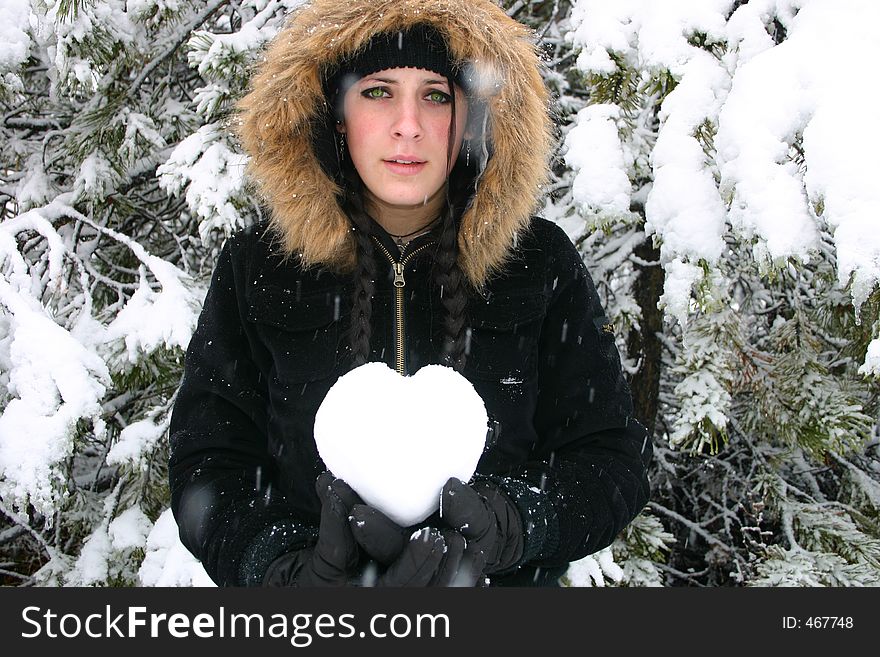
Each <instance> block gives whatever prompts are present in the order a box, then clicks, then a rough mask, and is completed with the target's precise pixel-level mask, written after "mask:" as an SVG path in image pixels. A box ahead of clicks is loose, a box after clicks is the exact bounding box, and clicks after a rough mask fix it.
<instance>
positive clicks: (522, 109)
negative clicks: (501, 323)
mask: <svg viewBox="0 0 880 657" xmlns="http://www.w3.org/2000/svg"><path fill="white" fill-rule="evenodd" d="M417 23H431V24H433V25H434V26H435V27H436V28H437V29H439V30H441V31H442V32H443V33H444V34H445V35H446V37H447V41H448V44H449V50H450V53H451V55H452V56H453V57H454V58H455V59H456V60H459V61H466V62H468V64H469V65H470V66H473V67H474V69H475V73H476V76H477V80H478V90H477V92H476V93H477V94H479V95H481V96H483V97H484V98H485V99H486V102H487V107H488V110H489V111H488V114H489V119H488V129H487V132H488V134H489V135H491V139H492V145H493V149H494V150H493V155H492V157H491V158H490V159H489V162H488V164H487V166H486V169H485V170H484V172H483V174H482V176H481V177H480V179H479V182H478V185H477V190H476V193H475V195H474V198H473V200H472V203H471V205H470V207H469V208H468V209H467V211H466V212H465V214H464V216H463V218H462V225H461V228H460V231H459V237H458V239H459V248H460V253H459V258H460V261H459V262H460V266H461V268H462V270H463V271H464V273H465V275H466V276H467V278H468V280H469V281H470V282H471V284H472V285H474V286H475V287H481V286H482V285H483V284H484V283H485V282H486V280H487V279H488V278H489V276H490V275H491V274H492V273H493V272H495V271H497V270H498V269H499V268H500V267H501V266H502V265H503V263H504V261H505V259H506V257H507V255H508V253H509V252H510V250H511V249H512V247H513V245H514V241H515V239H516V235H517V234H518V233H519V232H520V231H521V230H523V229H524V228H525V227H526V226H527V225H528V223H529V220H530V217H531V215H532V213H533V212H534V210H535V208H536V206H537V203H538V199H539V197H540V193H541V190H540V187H541V185H542V184H543V183H544V182H545V180H546V175H547V163H548V160H549V155H550V151H551V148H552V125H551V121H550V116H549V103H548V94H547V90H546V89H545V87H544V83H543V80H542V78H541V74H540V66H541V64H540V59H539V57H538V54H537V50H536V48H535V45H534V42H533V39H532V33H531V31H530V30H529V29H528V28H526V27H525V26H524V25H522V24H521V23H519V22H517V21H515V20H513V19H512V18H510V17H509V16H507V15H506V14H505V13H504V12H503V11H502V10H501V9H500V8H499V7H498V6H496V5H495V4H494V3H493V2H491V0H313V1H312V2H310V3H308V4H306V5H304V6H302V7H300V8H299V9H297V10H295V11H294V13H293V14H292V16H291V18H290V20H289V21H288V23H287V26H286V27H285V28H284V29H283V30H282V31H281V32H280V33H279V34H278V35H277V36H276V37H275V39H274V40H273V41H272V43H271V44H270V46H269V48H268V50H267V52H266V54H265V59H264V60H263V62H262V64H260V65H259V67H258V69H257V71H256V74H255V76H254V78H253V82H252V89H251V91H250V92H249V93H248V94H247V95H246V96H245V97H244V98H243V99H242V100H241V101H240V103H239V105H238V110H239V117H238V120H237V121H236V123H237V128H238V133H239V136H240V138H241V141H242V145H243V146H244V149H245V151H246V152H247V153H248V155H250V162H249V165H248V171H249V174H250V176H251V177H252V178H253V179H254V180H255V181H256V182H257V185H258V187H259V190H260V192H261V193H262V195H263V196H264V197H265V200H266V201H267V203H268V205H269V207H270V208H271V212H272V218H271V223H272V225H273V227H274V228H275V229H276V232H277V233H278V234H279V235H280V237H281V238H282V243H283V246H284V250H285V251H286V252H287V253H288V254H298V255H299V258H300V260H301V262H302V263H303V264H304V265H306V266H309V265H318V264H321V265H325V266H330V267H333V268H340V269H351V268H353V265H354V258H355V255H354V254H355V241H354V237H353V236H352V234H351V224H350V222H349V220H348V219H347V218H346V217H345V215H344V214H343V212H342V210H341V209H340V207H339V205H338V203H337V202H336V193H337V191H338V189H337V187H336V185H335V183H333V182H332V181H331V180H330V179H329V178H328V177H327V175H326V174H325V173H324V171H323V169H322V168H321V166H320V164H319V162H318V159H317V157H316V155H315V153H314V152H313V150H312V119H313V117H315V116H316V115H317V113H318V112H319V111H323V109H324V103H325V100H324V95H323V91H322V88H321V71H322V69H323V68H324V67H326V66H329V65H331V64H334V63H335V62H338V61H340V60H342V59H344V58H346V57H348V56H349V55H351V54H352V53H354V52H356V51H357V50H358V49H359V48H361V47H362V46H364V45H365V44H366V43H367V42H368V41H369V39H370V37H371V36H372V35H374V34H377V33H380V32H386V31H391V30H400V29H405V28H407V27H409V26H411V25H414V24H417Z"/></svg>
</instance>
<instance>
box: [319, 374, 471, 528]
mask: <svg viewBox="0 0 880 657" xmlns="http://www.w3.org/2000/svg"><path fill="white" fill-rule="evenodd" d="M440 400H442V403H441V402H440ZM450 409H454V411H451V410H450ZM487 427H488V417H487V415H486V408H485V406H484V404H483V400H482V399H481V398H480V396H479V394H477V392H476V390H474V388H473V385H472V384H471V383H470V382H469V381H468V380H467V379H465V378H464V377H463V376H461V375H460V374H458V373H457V372H455V370H453V369H451V368H448V367H444V366H442V365H428V366H426V367H423V368H421V369H420V370H419V371H418V372H417V373H416V374H415V375H413V376H410V377H402V376H400V375H399V374H397V373H396V372H395V371H394V370H392V369H390V368H389V367H388V366H387V365H385V364H384V363H367V364H366V365H362V366H360V367H357V368H355V369H354V370H352V371H351V372H348V373H347V374H345V375H344V376H342V377H340V378H339V380H338V381H337V382H336V383H335V384H334V385H333V387H332V388H330V390H329V392H328V393H327V396H326V397H325V398H324V401H323V402H322V404H321V407H320V408H319V409H318V413H317V415H316V417H315V442H316V443H317V445H318V453H319V454H320V456H321V458H322V459H323V460H324V463H325V464H326V465H327V467H328V468H329V470H330V471H331V472H332V473H333V474H334V475H335V476H337V477H339V478H341V479H343V480H344V481H345V482H346V483H348V485H349V486H351V487H352V488H353V489H354V490H355V491H356V492H357V493H358V494H359V495H360V496H361V498H362V499H363V500H364V501H365V502H366V503H367V504H370V505H371V506H374V507H376V508H377V509H379V510H380V511H382V512H384V513H385V514H386V515H388V516H389V517H390V518H391V519H392V520H394V521H395V522H396V523H398V524H399V525H401V526H403V527H407V526H410V525H414V524H416V523H418V522H421V521H422V520H424V519H425V518H427V517H428V516H429V515H431V514H432V513H433V512H434V511H436V510H437V509H438V508H439V504H440V491H441V489H442V488H443V484H445V483H446V481H447V480H448V479H449V478H450V477H457V478H458V479H460V480H462V481H465V482H467V481H468V480H470V478H471V476H472V475H473V474H474V472H475V471H476V467H477V462H478V461H479V460H480V456H481V455H482V453H483V448H484V447H485V442H486V431H487Z"/></svg>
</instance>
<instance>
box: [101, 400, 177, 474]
mask: <svg viewBox="0 0 880 657" xmlns="http://www.w3.org/2000/svg"><path fill="white" fill-rule="evenodd" d="M157 411H158V412H162V411H164V409H161V408H160V409H157ZM155 415H156V413H154V414H152V416H151V417H147V418H144V419H143V420H139V421H138V422H134V423H132V424H129V425H128V426H127V427H125V429H123V430H122V432H121V433H120V434H119V440H118V441H117V442H116V444H115V445H113V447H111V448H110V451H109V452H108V453H107V465H120V464H123V463H128V464H131V465H134V466H135V467H138V468H145V467H146V466H147V463H148V457H149V455H150V453H151V452H152V451H153V449H154V448H155V447H156V445H157V444H158V443H159V441H160V440H162V438H163V437H164V436H165V432H166V431H167V430H168V425H169V424H170V423H171V416H170V415H168V414H167V413H165V416H164V418H163V419H161V420H160V422H159V423H158V424H157V423H156V422H155V419H156V418H155Z"/></svg>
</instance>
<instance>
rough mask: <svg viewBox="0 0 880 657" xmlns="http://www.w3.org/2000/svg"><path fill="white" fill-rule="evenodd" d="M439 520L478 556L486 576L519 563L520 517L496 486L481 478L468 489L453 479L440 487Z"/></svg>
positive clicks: (522, 540) (522, 534) (522, 544)
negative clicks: (465, 540)
mask: <svg viewBox="0 0 880 657" xmlns="http://www.w3.org/2000/svg"><path fill="white" fill-rule="evenodd" d="M440 517H441V518H442V519H443V521H444V522H445V523H447V524H448V525H449V526H450V527H451V528H452V529H455V530H456V531H458V532H459V533H461V535H462V536H464V537H465V539H467V542H468V545H469V546H473V547H474V549H475V550H476V551H478V552H480V553H482V555H483V557H484V558H485V561H486V566H485V572H486V573H487V574H491V573H497V572H501V571H504V570H507V569H509V568H511V567H513V566H515V565H517V564H518V563H519V561H520V560H521V559H522V556H523V549H524V547H525V531H524V528H523V521H522V516H521V515H520V512H519V509H518V508H517V507H516V505H515V504H514V503H513V501H512V500H511V499H510V498H509V497H508V496H507V494H506V493H504V491H502V490H501V489H500V488H499V487H498V486H497V485H496V484H494V483H492V482H491V481H488V480H485V479H481V480H479V481H477V482H475V483H474V484H473V485H471V486H468V485H467V484H465V483H463V482H461V481H460V480H458V479H456V478H454V477H453V478H451V479H449V481H447V482H446V483H445V484H444V485H443V490H442V491H441V493H440Z"/></svg>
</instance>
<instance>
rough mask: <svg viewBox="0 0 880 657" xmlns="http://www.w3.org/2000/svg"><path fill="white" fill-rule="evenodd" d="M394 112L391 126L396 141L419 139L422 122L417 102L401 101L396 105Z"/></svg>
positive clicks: (410, 100) (413, 100)
mask: <svg viewBox="0 0 880 657" xmlns="http://www.w3.org/2000/svg"><path fill="white" fill-rule="evenodd" d="M395 112H396V113H395V117H394V121H393V123H392V126H391V130H392V133H393V135H394V136H395V137H397V138H398V139H414V140H418V139H421V137H422V122H421V115H420V112H419V104H418V101H417V100H415V99H401V100H400V102H398V103H397V106H396V108H395Z"/></svg>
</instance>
